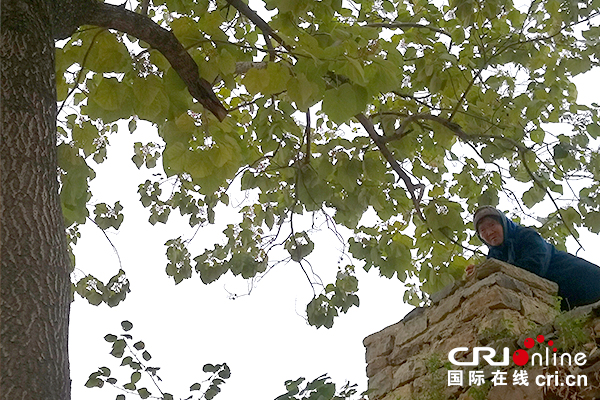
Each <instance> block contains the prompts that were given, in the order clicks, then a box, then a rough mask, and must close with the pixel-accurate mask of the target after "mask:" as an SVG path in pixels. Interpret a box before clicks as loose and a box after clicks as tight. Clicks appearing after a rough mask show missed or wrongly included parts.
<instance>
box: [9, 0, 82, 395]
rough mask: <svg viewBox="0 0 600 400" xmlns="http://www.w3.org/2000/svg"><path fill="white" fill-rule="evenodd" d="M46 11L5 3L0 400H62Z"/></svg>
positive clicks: (31, 4)
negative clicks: (0, 399)
mask: <svg viewBox="0 0 600 400" xmlns="http://www.w3.org/2000/svg"><path fill="white" fill-rule="evenodd" d="M52 7H53V6H52V2H51V1H45V0H29V1H19V0H2V10H1V12H2V21H1V24H2V27H1V31H2V43H1V44H0V48H1V50H0V52H1V54H0V55H1V59H2V67H1V81H0V87H1V88H0V94H1V96H2V97H1V102H2V104H1V114H2V115H1V117H0V119H1V123H2V125H1V131H0V221H1V225H0V244H1V248H0V258H1V260H0V261H1V262H0V342H1V343H0V344H1V349H0V355H1V366H0V387H1V389H0V393H1V394H0V396H1V398H2V399H6V400H8V399H10V400H13V399H28V400H31V399H35V400H38V399H39V400H54V399H56V400H59V399H60V400H65V399H66V400H68V399H70V377H69V361H68V326H69V307H70V300H71V299H70V297H71V294H70V280H69V274H70V261H69V258H68V255H67V248H66V237H65V227H64V222H63V216H62V210H61V204H60V198H59V183H58V179H57V161H56V157H57V156H56V89H55V86H56V85H55V73H54V41H53V26H52V18H53V17H52Z"/></svg>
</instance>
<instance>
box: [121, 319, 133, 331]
mask: <svg viewBox="0 0 600 400" xmlns="http://www.w3.org/2000/svg"><path fill="white" fill-rule="evenodd" d="M121 327H122V328H123V330H124V331H125V332H127V331H130V330H132V329H133V324H132V323H131V322H129V321H123V322H121Z"/></svg>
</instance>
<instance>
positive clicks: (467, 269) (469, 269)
mask: <svg viewBox="0 0 600 400" xmlns="http://www.w3.org/2000/svg"><path fill="white" fill-rule="evenodd" d="M465 272H466V274H467V278H469V277H470V276H471V275H473V274H474V273H475V264H469V265H467V266H466V267H465Z"/></svg>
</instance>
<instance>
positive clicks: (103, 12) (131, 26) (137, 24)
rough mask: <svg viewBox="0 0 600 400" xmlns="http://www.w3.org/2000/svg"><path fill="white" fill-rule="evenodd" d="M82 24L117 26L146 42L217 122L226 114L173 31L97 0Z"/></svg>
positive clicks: (143, 16)
mask: <svg viewBox="0 0 600 400" xmlns="http://www.w3.org/2000/svg"><path fill="white" fill-rule="evenodd" d="M81 24H82V25H83V24H89V25H95V26H100V27H103V28H109V29H116V30H118V31H121V32H125V33H127V34H129V35H132V36H135V37H136V38H138V39H140V40H143V41H144V42H146V43H148V44H149V45H150V46H152V47H153V48H154V49H156V50H158V51H160V52H161V53H162V55H163V56H165V58H166V59H167V60H169V62H170V63H171V66H172V67H173V69H175V71H177V73H178V74H179V76H180V77H181V79H182V80H183V81H184V82H185V84H186V85H187V88H188V90H189V92H190V94H191V95H192V96H193V97H194V98H195V99H196V100H198V101H199V102H200V103H201V104H202V105H203V106H204V107H205V108H206V109H207V110H209V111H210V112H212V113H213V114H214V115H215V116H216V117H217V118H218V119H219V121H222V120H223V119H225V117H226V116H227V110H226V109H225V107H224V106H223V105H222V104H221V102H220V101H219V99H218V98H217V96H216V95H215V94H214V92H213V89H212V85H211V84H210V83H209V82H208V81H207V80H206V79H203V78H201V77H200V74H199V73H198V65H197V64H196V62H195V61H194V59H193V58H192V56H190V54H189V53H188V52H187V51H185V49H184V48H183V46H182V45H181V43H180V42H179V40H178V39H177V38H176V37H175V35H174V34H173V32H171V31H168V30H166V29H164V28H162V27H161V26H159V25H158V24H156V23H155V22H153V21H152V20H151V19H150V18H148V17H146V16H145V15H141V14H137V13H134V12H132V11H129V10H126V9H124V8H122V7H118V6H113V5H110V4H106V3H96V4H95V6H93V7H91V8H90V12H89V13H88V14H87V15H85V16H84V17H82V21H81Z"/></svg>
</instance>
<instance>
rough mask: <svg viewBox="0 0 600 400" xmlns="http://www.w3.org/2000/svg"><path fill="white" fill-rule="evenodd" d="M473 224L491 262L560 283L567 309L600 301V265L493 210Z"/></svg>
mask: <svg viewBox="0 0 600 400" xmlns="http://www.w3.org/2000/svg"><path fill="white" fill-rule="evenodd" d="M473 224H474V225H475V230H476V231H477V235H478V236H479V238H480V239H481V240H482V241H483V243H485V244H486V245H487V246H488V248H489V252H488V255H487V258H495V259H497V260H500V261H504V262H507V263H509V264H513V265H516V266H517V267H520V268H523V269H525V270H527V271H530V272H533V273H534V274H536V275H539V276H541V277H542V278H546V279H548V280H550V281H553V282H556V283H557V284H558V295H559V296H560V297H562V299H563V300H562V304H561V306H562V308H563V309H572V308H573V307H578V306H582V305H585V304H591V303H595V302H596V301H599V300H600V267H598V266H597V265H595V264H592V263H591V262H588V261H586V260H584V259H582V258H579V257H576V256H574V255H572V254H569V253H566V252H564V251H560V250H557V249H556V248H555V247H554V246H553V245H552V244H550V243H548V242H546V241H545V240H544V239H543V238H542V237H541V236H540V234H539V233H537V232H536V231H535V230H534V229H532V228H527V227H524V226H521V225H518V224H516V223H514V222H513V221H511V220H509V219H508V218H506V216H505V215H504V214H503V213H501V212H500V211H498V210H497V209H495V208H494V207H491V206H484V207H480V208H479V209H477V211H476V212H475V214H474V216H473ZM466 272H467V275H471V274H472V273H473V272H474V266H473V265H469V266H468V267H467V269H466Z"/></svg>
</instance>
